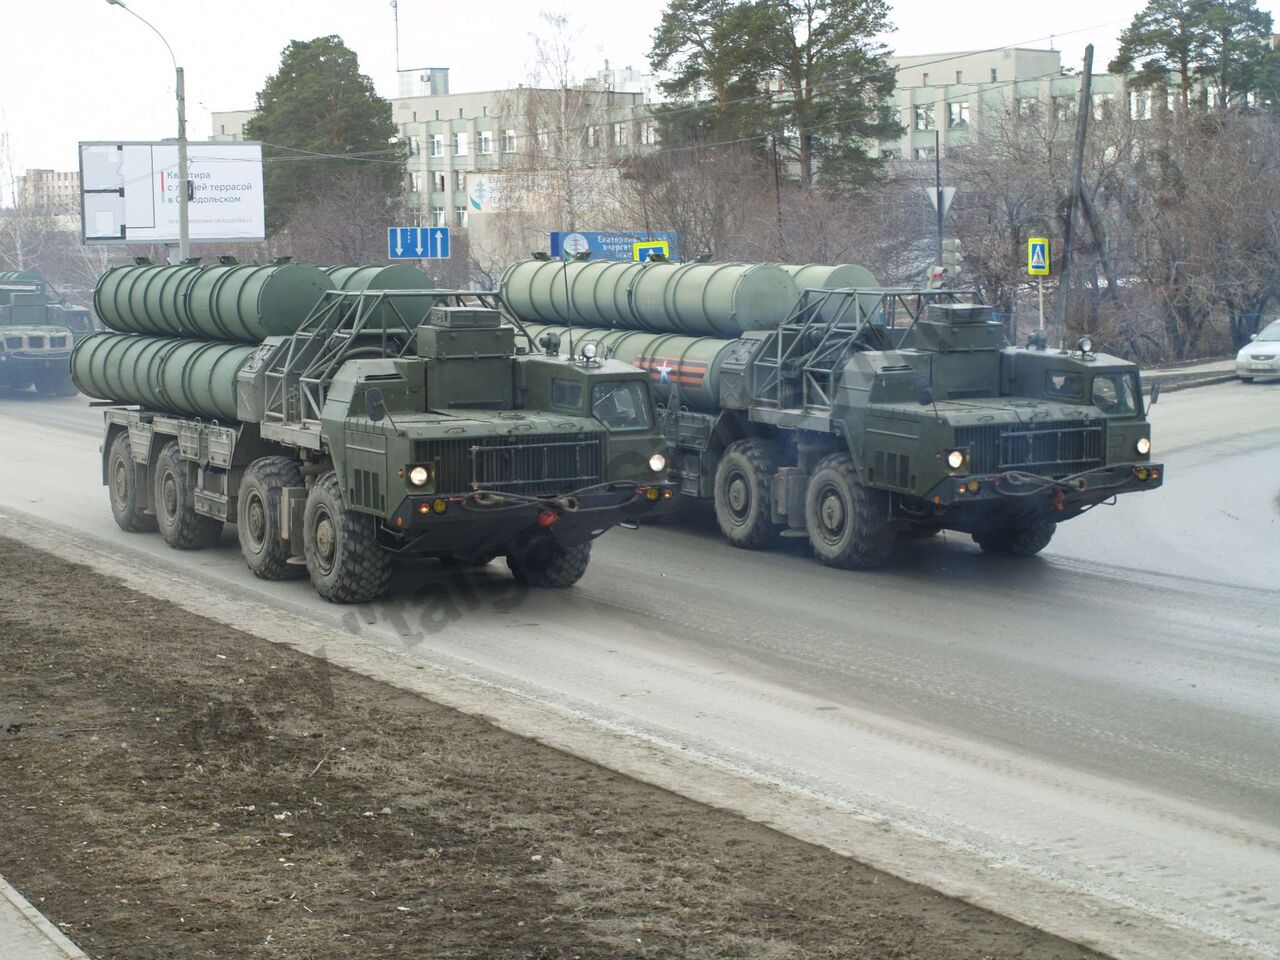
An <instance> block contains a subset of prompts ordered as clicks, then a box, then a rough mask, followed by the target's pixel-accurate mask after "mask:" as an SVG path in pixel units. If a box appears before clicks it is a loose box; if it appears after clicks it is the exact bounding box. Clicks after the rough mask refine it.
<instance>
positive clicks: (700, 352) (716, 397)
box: [525, 323, 736, 413]
mask: <svg viewBox="0 0 1280 960" xmlns="http://www.w3.org/2000/svg"><path fill="white" fill-rule="evenodd" d="M525 329H526V330H528V331H529V335H530V336H532V337H533V341H534V343H535V345H536V344H537V342H538V340H539V339H541V337H542V335H543V334H544V333H554V334H557V335H559V337H560V351H561V353H564V354H568V352H569V347H570V335H571V334H572V344H573V351H574V352H575V353H581V351H582V345H583V344H584V343H594V344H596V349H597V351H598V354H597V355H598V356H599V357H601V358H602V359H606V358H607V359H611V360H621V361H623V362H624V363H629V364H631V365H632V366H636V367H639V368H641V369H642V370H645V371H647V372H648V374H649V380H650V382H651V383H652V384H653V390H654V393H655V395H656V396H657V397H658V398H659V399H660V400H662V401H664V402H665V401H666V400H668V399H669V398H670V396H671V391H672V387H673V385H674V386H675V387H677V388H678V389H679V400H680V404H681V406H687V407H689V408H691V409H694V410H701V411H704V412H707V413H712V412H715V411H717V410H719V408H720V364H721V363H722V362H723V360H724V358H725V357H726V356H727V355H728V353H729V350H730V349H731V348H732V347H733V346H734V345H735V343H736V341H734V340H721V339H717V338H714V337H685V336H681V335H680V334H675V333H648V332H646V331H642V330H606V329H603V328H600V327H596V328H589V327H572V328H571V327H565V326H558V325H545V324H536V323H526V324H525Z"/></svg>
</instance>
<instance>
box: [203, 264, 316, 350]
mask: <svg viewBox="0 0 1280 960" xmlns="http://www.w3.org/2000/svg"><path fill="white" fill-rule="evenodd" d="M328 289H330V281H329V278H328V277H326V276H325V274H324V271H323V270H321V269H320V268H319V267H313V266H311V265H310V264H305V263H271V264H266V265H263V266H256V265H252V264H219V265H218V266H214V267H206V268H204V269H203V270H201V271H200V272H199V273H198V274H196V275H195V277H194V279H193V280H192V281H191V287H190V289H189V291H188V293H187V311H186V312H187V319H188V320H189V321H190V324H191V328H192V329H193V330H194V331H199V332H198V334H195V335H197V336H203V337H209V338H211V339H215V340H238V341H241V342H243V343H261V342H262V341H263V340H265V339H266V338H267V337H271V336H282V335H283V336H287V335H288V334H291V333H293V332H294V331H295V330H297V329H298V327H300V326H301V325H302V321H303V320H305V319H306V317H307V314H309V313H310V312H311V308H312V307H314V306H315V305H316V303H317V302H318V301H319V300H320V297H321V295H322V294H323V293H324V291H326V290H328Z"/></svg>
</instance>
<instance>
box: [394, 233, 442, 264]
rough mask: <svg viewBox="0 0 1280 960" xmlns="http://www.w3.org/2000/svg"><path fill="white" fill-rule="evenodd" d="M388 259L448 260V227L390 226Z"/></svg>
mask: <svg viewBox="0 0 1280 960" xmlns="http://www.w3.org/2000/svg"><path fill="white" fill-rule="evenodd" d="M387 259H388V260H448V259H449V228H448V227H388V228H387Z"/></svg>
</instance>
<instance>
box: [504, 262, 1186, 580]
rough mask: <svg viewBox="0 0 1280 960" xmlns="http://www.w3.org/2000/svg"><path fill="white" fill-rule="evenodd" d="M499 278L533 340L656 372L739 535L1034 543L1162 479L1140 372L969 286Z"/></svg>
mask: <svg viewBox="0 0 1280 960" xmlns="http://www.w3.org/2000/svg"><path fill="white" fill-rule="evenodd" d="M797 284H800V286H797ZM845 284H858V285H859V286H857V287H853V286H848V287H845V286H844V285H845ZM833 286H841V287H844V288H843V289H831V287H833ZM502 290H503V295H504V297H505V299H506V301H507V303H508V306H509V307H510V308H511V309H512V310H513V312H514V313H515V314H516V315H517V316H519V317H520V318H522V320H523V321H525V325H526V328H527V329H528V330H529V332H530V333H531V334H532V335H533V336H534V337H542V336H546V335H547V334H551V335H554V336H555V337H556V338H557V340H558V342H559V343H561V344H563V345H569V344H572V345H573V347H572V349H574V350H581V349H584V348H588V347H589V349H590V350H593V351H598V352H599V353H600V354H601V355H602V356H609V357H614V358H617V359H621V360H625V361H627V362H629V363H633V364H635V365H637V366H639V367H641V368H643V369H645V370H647V371H648V373H649V375H650V378H651V380H652V382H653V385H654V387H655V389H656V390H657V391H658V393H659V395H660V397H661V399H662V401H663V402H664V404H665V412H664V423H665V427H666V432H667V438H668V441H669V442H670V444H671V448H672V454H673V467H674V468H675V470H676V472H677V475H678V479H679V482H680V490H681V493H682V494H683V495H685V496H686V497H692V498H699V499H705V500H709V501H711V502H713V503H714V505H715V512H716V517H717V519H718V521H719V526H720V529H721V531H722V533H723V535H724V537H725V539H726V540H728V541H729V542H730V543H732V544H734V545H735V546H739V547H759V546H762V545H765V544H767V543H769V542H770V541H771V540H773V539H774V538H775V537H777V536H778V535H783V536H797V537H807V538H808V540H809V543H810V544H811V546H812V549H813V552H814V554H815V555H816V556H817V558H818V559H819V560H821V561H822V562H823V563H826V564H830V565H833V566H841V567H850V568H865V567H874V566H877V565H880V564H882V563H884V562H885V561H886V560H887V559H888V558H889V556H890V555H891V553H892V551H893V549H894V545H895V542H896V541H897V540H898V539H899V538H902V537H921V536H928V535H931V534H934V533H937V532H939V531H940V530H944V529H945V530H955V531H959V532H962V533H965V534H969V535H971V536H972V537H973V539H974V540H975V541H976V542H977V543H978V545H979V546H980V547H981V548H982V549H983V550H984V551H987V552H994V553H1009V554H1017V555H1028V554H1034V553H1037V552H1039V551H1040V550H1042V549H1043V548H1044V547H1045V546H1046V545H1047V544H1048V543H1049V540H1050V538H1051V537H1052V536H1053V533H1054V530H1055V529H1056V527H1057V525H1058V524H1059V523H1062V522H1063V521H1066V520H1070V519H1072V518H1074V517H1077V516H1079V515H1080V514H1082V513H1084V512H1085V511H1087V510H1090V509H1092V508H1093V507H1095V506H1097V505H1099V504H1102V503H1105V502H1108V501H1110V500H1111V499H1112V498H1113V497H1115V496H1117V495H1119V494H1126V493H1134V492H1141V491H1150V490H1154V489H1156V488H1157V487H1159V486H1160V485H1161V483H1162V480H1163V467H1162V465H1161V464H1159V463H1153V462H1152V460H1151V430H1150V424H1149V423H1148V421H1147V418H1146V410H1145V409H1144V403H1143V394H1142V388H1141V383H1140V380H1139V374H1138V369H1137V367H1135V366H1134V365H1133V364H1132V363H1129V362H1127V361H1124V360H1121V359H1118V358H1116V357H1109V356H1106V355H1103V354H1100V353H1096V352H1095V351H1094V349H1093V345H1092V343H1091V342H1090V341H1089V338H1087V337H1086V338H1083V339H1081V340H1080V342H1079V343H1078V344H1076V345H1075V348H1074V349H1069V350H1067V349H1063V350H1049V349H1044V348H1043V347H1042V346H1041V347H1035V348H1030V349H1028V348H1017V347H1014V346H1012V345H1010V344H1009V343H1008V342H1007V341H1006V339H1005V335H1004V330H1003V327H1002V326H1001V324H1000V323H999V322H997V321H996V320H995V319H993V317H992V312H991V309H990V308H989V307H985V306H982V305H980V304H977V303H974V302H973V298H972V297H971V296H970V295H967V294H964V293H961V292H957V291H948V290H907V289H880V288H877V287H876V286H875V285H874V282H873V281H871V278H870V275H869V274H868V273H867V272H866V271H865V270H864V269H863V268H860V267H852V266H845V267H838V268H833V267H820V266H808V267H791V266H780V265H773V264H733V263H729V264H715V263H693V264H683V265H677V264H671V263H649V264H639V263H635V264H628V263H604V262H597V263H593V262H571V263H565V264H560V263H554V262H553V263H546V262H538V261H522V262H520V263H517V264H514V265H513V266H512V267H511V268H510V269H509V270H508V271H507V274H506V276H504V278H503V284H502ZM566 348H567V346H566ZM1152 399H1153V400H1154V399H1155V398H1154V397H1153V398H1152Z"/></svg>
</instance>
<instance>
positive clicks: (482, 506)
mask: <svg viewBox="0 0 1280 960" xmlns="http://www.w3.org/2000/svg"><path fill="white" fill-rule="evenodd" d="M190 267H191V265H186V266H185V267H184V266H179V267H171V268H170V267H166V268H161V269H160V270H155V269H151V275H150V276H149V277H147V276H146V275H142V274H140V275H138V276H137V277H135V280H136V282H134V280H130V279H129V277H130V276H131V275H127V274H126V275H121V276H120V277H117V278H116V279H113V280H110V281H109V282H108V284H107V286H108V287H114V288H116V290H115V293H114V294H112V296H111V297H106V296H104V297H102V299H103V300H104V301H107V300H112V301H114V302H115V303H116V304H117V305H119V304H124V305H125V306H126V311H125V315H124V316H122V315H121V314H120V313H119V312H113V310H112V308H111V307H110V304H108V306H107V310H106V312H107V314H108V315H109V316H111V317H113V319H114V321H115V322H114V323H112V325H113V326H114V327H116V328H117V329H119V328H120V327H125V328H137V327H143V326H146V325H147V324H148V323H149V321H146V320H145V313H146V311H145V310H144V311H143V313H144V318H143V322H137V321H138V317H137V316H136V315H134V314H132V313H129V312H128V305H129V304H130V303H132V304H133V305H134V307H136V308H138V309H142V307H144V306H147V305H148V304H150V308H151V309H150V312H151V314H152V315H153V319H154V318H157V317H161V316H166V315H169V313H168V311H173V312H172V315H171V316H170V322H171V326H172V330H171V331H170V332H174V333H184V334H196V333H202V332H203V333H206V334H207V335H213V334H215V333H218V334H221V335H224V336H225V335H226V334H227V333H229V332H239V333H240V335H241V337H242V339H244V340H250V341H252V340H258V339H260V340H261V342H260V343H258V344H256V345H255V344H253V343H230V342H225V341H219V340H198V339H191V338H177V337H160V336H147V335H142V334H139V333H111V334H99V335H96V336H94V337H91V338H89V339H88V340H86V341H85V342H83V343H82V344H80V345H79V347H78V348H77V350H76V353H75V356H74V357H73V359H72V371H73V376H74V377H75V380H76V382H77V383H78V384H79V385H80V387H81V389H82V390H83V391H84V392H85V393H86V394H88V395H90V396H95V397H104V398H106V399H108V400H111V401H115V402H116V403H117V404H120V405H115V406H110V407H108V408H107V409H106V410H105V435H104V438H103V445H102V455H103V459H102V463H103V482H104V484H105V485H106V487H107V489H108V492H109V495H110V502H111V510H112V513H113V515H114V516H115V519H116V522H117V523H118V524H119V526H120V527H121V528H122V529H124V530H127V531H144V530H154V529H156V528H158V529H159V531H160V533H161V534H162V535H163V537H164V539H165V540H166V542H168V543H169V544H170V546H173V547H176V548H179V549H194V548H199V547H203V546H207V545H209V544H212V543H214V542H216V541H217V540H218V539H219V538H220V536H221V534H222V529H223V525H224V524H225V523H228V522H230V523H234V524H236V527H237V532H238V537H239V543H240V548H241V552H242V554H243V556H244V559H245V562H246V563H247V564H248V566H249V568H250V569H251V570H252V571H253V573H254V574H255V575H257V576H259V577H261V578H264V579H269V580H275V579H285V578H290V577H295V576H306V575H308V574H309V575H310V578H311V581H312V583H313V584H314V586H315V588H316V590H317V591H318V592H319V593H320V594H321V595H322V596H323V597H325V598H326V599H328V600H332V601H335V602H342V603H352V602H365V601H368V600H371V599H373V598H375V597H377V596H379V595H381V594H382V593H383V592H384V591H385V590H386V588H387V585H388V582H389V578H390V574H391V569H392V566H393V563H394V561H395V560H396V558H397V557H422V556H426V557H438V558H441V559H444V560H447V561H451V562H456V563H460V564H467V565H471V564H483V563H487V562H489V561H490V560H492V559H493V558H495V557H498V556H504V557H505V558H506V562H507V565H508V566H509V568H510V569H511V572H512V574H513V575H514V576H515V577H516V579H517V580H519V581H521V582H523V583H526V584H529V585H533V586H547V587H564V586H569V585H571V584H573V583H574V582H576V581H577V580H578V579H579V578H580V577H581V576H582V575H583V573H584V572H585V570H586V567H587V563H588V561H589V558H590V552H591V543H592V541H593V540H594V539H595V538H596V537H598V536H600V535H601V534H602V533H604V532H605V531H607V530H609V529H610V528H612V527H614V526H616V525H618V524H621V523H631V522H633V521H636V520H639V519H642V518H647V517H656V516H659V515H661V514H662V513H663V512H664V511H665V510H668V509H670V508H671V506H672V501H673V494H674V491H675V487H674V485H673V484H671V483H669V482H667V481H666V471H667V464H666V457H665V454H664V450H665V443H664V441H663V438H662V434H661V432H660V428H659V425H658V423H657V421H656V419H655V410H654V402H653V397H652V392H651V388H650V386H649V381H648V376H647V374H645V373H644V372H643V371H640V370H637V369H636V368H634V367H631V366H628V365H626V364H623V363H620V362H617V361H601V360H578V361H569V360H565V359H563V358H561V357H559V356H558V355H554V354H548V353H547V352H545V351H544V350H542V349H540V348H538V347H536V346H535V345H534V344H533V342H532V340H531V339H530V338H529V337H528V336H527V335H526V334H525V333H524V332H523V331H520V330H518V329H513V328H512V327H510V326H508V325H505V324H503V323H502V319H501V314H500V307H499V304H498V303H497V301H496V299H495V298H494V297H493V296H491V295H486V294H470V293H461V292H456V291H455V292H451V291H439V290H429V289H422V288H421V287H426V286H428V285H429V284H427V283H425V282H424V283H421V284H418V286H419V287H420V288H419V289H376V288H373V286H370V285H362V286H360V288H352V287H351V286H348V288H347V289H345V290H328V291H322V292H321V294H320V298H319V300H318V302H317V303H316V304H315V306H314V308H313V309H311V310H310V311H309V312H307V313H306V316H305V319H304V320H302V322H301V323H300V325H299V324H298V323H297V321H296V319H295V318H294V317H292V316H291V313H293V312H295V311H296V309H297V304H298V303H299V302H300V301H301V299H302V298H304V297H305V296H306V295H307V291H308V290H309V289H311V288H312V287H313V286H315V285H317V284H318V285H319V286H320V287H321V288H323V287H324V286H326V285H328V284H329V282H331V281H329V280H328V279H327V278H324V277H323V275H321V276H319V277H317V276H316V273H318V271H315V268H311V267H305V265H301V264H276V265H272V266H270V267H257V266H250V265H239V264H222V265H219V266H217V267H210V268H201V267H196V268H195V269H190ZM304 267H305V269H304ZM148 268H149V265H148V266H147V267H141V266H140V268H139V269H148ZM125 269H132V268H125ZM184 269H186V271H187V272H186V276H185V277H183V276H181V275H179V274H178V273H176V272H177V271H182V270H184ZM397 269H398V270H404V269H406V268H388V271H394V270H397ZM165 271H173V272H174V273H168V272H165ZM308 271H315V272H312V273H309V272H308ZM385 272H387V271H384V273H385ZM414 272H415V273H416V271H414ZM418 276H419V277H420V278H421V279H422V280H423V281H425V280H426V278H425V277H424V276H422V275H421V274H418ZM404 277H405V274H403V273H402V274H400V275H399V278H398V280H397V277H396V276H394V275H392V276H390V277H385V276H384V279H383V283H384V284H386V283H391V284H394V285H396V286H403V285H405V284H404ZM138 284H145V285H146V286H147V289H149V290H151V291H152V293H153V294H154V296H151V295H149V294H147V293H145V292H143V291H138V290H137V289H133V288H136V287H137V286H138ZM182 284H185V285H186V287H185V290H182V289H178V288H179V287H180V286H181V285H182ZM166 285H168V286H166ZM126 286H127V287H130V288H131V290H132V294H131V293H130V291H126V290H124V288H125V287H126ZM101 288H102V284H100V290H101ZM149 297H150V300H149V299H148V298H149ZM166 305H167V307H166ZM108 322H111V321H108ZM289 325H294V326H297V329H296V331H295V332H293V333H291V334H287V335H286V334H282V333H272V331H273V330H276V329H279V328H281V327H285V326H289ZM124 404H130V405H133V406H124Z"/></svg>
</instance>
